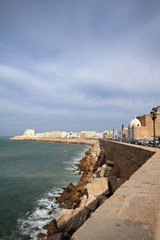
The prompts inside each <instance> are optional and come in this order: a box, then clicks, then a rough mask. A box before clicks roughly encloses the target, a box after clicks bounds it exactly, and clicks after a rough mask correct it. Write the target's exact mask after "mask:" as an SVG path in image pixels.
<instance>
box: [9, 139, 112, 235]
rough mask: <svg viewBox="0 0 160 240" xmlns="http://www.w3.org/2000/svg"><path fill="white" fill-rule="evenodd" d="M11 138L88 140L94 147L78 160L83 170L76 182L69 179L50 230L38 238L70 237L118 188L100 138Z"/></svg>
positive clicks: (110, 162) (49, 226) (85, 142)
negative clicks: (60, 208) (69, 181)
mask: <svg viewBox="0 0 160 240" xmlns="http://www.w3.org/2000/svg"><path fill="white" fill-rule="evenodd" d="M12 140H30V141H48V142H61V143H74V144H88V145H91V148H90V149H89V150H88V151H87V152H86V153H85V156H84V157H83V158H82V159H81V160H80V162H79V164H77V169H78V170H79V173H80V174H81V177H80V180H79V182H78V184H77V185H76V186H74V185H73V184H72V183H70V184H69V185H68V186H67V187H66V188H65V189H64V191H63V193H62V194H61V195H60V196H59V197H57V199H56V200H57V202H58V203H59V204H60V206H61V207H62V208H63V209H62V210H61V211H60V212H59V213H58V214H57V215H56V216H55V218H54V219H53V220H52V221H51V222H50V223H49V224H47V225H46V226H44V229H46V230H47V234H44V233H40V234H39V235H38V239H45V240H69V239H70V238H71V236H72V235H73V233H74V232H75V231H77V229H78V228H79V227H80V226H82V224H83V223H84V222H85V221H86V220H87V218H88V217H90V215H91V214H92V212H94V211H95V210H96V209H97V208H98V207H99V206H100V205H101V204H102V203H103V202H104V201H105V200H106V199H107V198H108V197H109V196H110V195H111V194H112V193H113V191H114V190H115V189H116V184H115V183H117V181H116V180H117V176H116V173H115V170H114V165H113V162H112V161H109V160H108V161H107V162H106V160H105V152H104V150H103V148H102V147H101V146H100V142H99V141H98V140H88V139H35V138H33V139H31V138H23V139H22V138H20V139H19V138H12Z"/></svg>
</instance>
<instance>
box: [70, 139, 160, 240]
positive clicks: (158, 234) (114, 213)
mask: <svg viewBox="0 0 160 240" xmlns="http://www.w3.org/2000/svg"><path fill="white" fill-rule="evenodd" d="M100 144H101V147H102V152H103V155H104V157H103V159H101V161H102V164H104V163H106V162H107V161H108V160H109V162H110V163H112V165H113V166H114V168H115V172H114V173H115V178H114V179H113V178H112V179H111V185H112V188H114V181H115V182H118V179H123V180H124V183H123V184H122V185H121V186H120V187H119V188H118V187H117V188H116V187H115V189H114V191H113V195H111V196H110V197H109V198H108V199H107V200H106V201H104V203H103V204H102V205H101V206H100V207H99V208H97V210H96V211H95V212H93V213H92V214H91V216H90V217H89V218H88V219H87V221H86V222H85V223H84V224H83V225H82V226H81V227H80V228H79V229H78V230H77V231H76V232H75V233H74V234H73V235H72V237H71V239H72V240H97V239H98V240H110V239H114V240H122V239H123V240H125V239H126V240H128V239H129V240H142V239H144V240H149V239H150V240H151V239H156V240H159V239H160V201H159V199H160V181H159V179H160V150H159V149H153V148H148V147H141V146H136V145H129V144H125V143H119V142H111V141H105V140H101V141H100ZM99 164H100V163H99ZM116 177H117V179H116ZM115 179H116V180H115Z"/></svg>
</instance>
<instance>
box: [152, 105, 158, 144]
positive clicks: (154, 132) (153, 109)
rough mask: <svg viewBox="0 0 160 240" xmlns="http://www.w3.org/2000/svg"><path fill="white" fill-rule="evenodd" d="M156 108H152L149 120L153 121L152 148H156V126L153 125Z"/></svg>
mask: <svg viewBox="0 0 160 240" xmlns="http://www.w3.org/2000/svg"><path fill="white" fill-rule="evenodd" d="M156 112H157V110H156V108H152V111H151V112H150V115H151V118H152V120H153V147H156V125H155V120H156V117H157V115H156Z"/></svg>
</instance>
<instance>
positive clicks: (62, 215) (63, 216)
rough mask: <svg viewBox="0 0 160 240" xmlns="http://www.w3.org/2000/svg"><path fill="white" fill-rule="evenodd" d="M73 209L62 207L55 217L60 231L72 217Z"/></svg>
mask: <svg viewBox="0 0 160 240" xmlns="http://www.w3.org/2000/svg"><path fill="white" fill-rule="evenodd" d="M72 213H73V210H72V209H62V210H61V211H60V212H59V213H58V214H57V215H56V217H55V219H56V222H57V226H58V229H59V231H62V230H63V229H64V227H65V226H66V223H67V221H68V220H69V219H70V218H71V217H72Z"/></svg>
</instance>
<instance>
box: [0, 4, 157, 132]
mask: <svg viewBox="0 0 160 240" xmlns="http://www.w3.org/2000/svg"><path fill="white" fill-rule="evenodd" d="M157 105H160V1H159V0H45V1H44V0H34V1H33V0H27V1H26V0H14V1H13V0H0V136H12V135H16V134H22V133H23V132H24V130H26V129H29V128H33V129H35V131H36V132H45V131H51V130H64V131H81V130H97V131H104V130H111V129H113V128H114V129H120V128H121V125H122V124H124V125H125V126H127V125H128V122H129V121H130V120H131V119H132V118H133V117H134V116H135V115H141V114H145V113H149V112H150V111H151V109H152V107H154V106H157Z"/></svg>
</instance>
